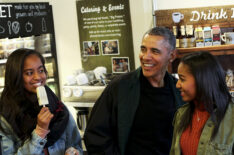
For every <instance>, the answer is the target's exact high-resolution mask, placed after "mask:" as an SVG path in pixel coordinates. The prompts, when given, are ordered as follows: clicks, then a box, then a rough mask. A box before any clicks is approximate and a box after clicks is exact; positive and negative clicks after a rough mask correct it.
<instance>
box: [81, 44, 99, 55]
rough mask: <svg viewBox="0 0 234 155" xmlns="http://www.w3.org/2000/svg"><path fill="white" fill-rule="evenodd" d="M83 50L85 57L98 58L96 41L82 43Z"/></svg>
mask: <svg viewBox="0 0 234 155" xmlns="http://www.w3.org/2000/svg"><path fill="white" fill-rule="evenodd" d="M83 49H84V55H85V56H98V55H100V52H99V44H98V41H84V42H83Z"/></svg>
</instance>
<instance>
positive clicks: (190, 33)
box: [186, 25, 195, 47]
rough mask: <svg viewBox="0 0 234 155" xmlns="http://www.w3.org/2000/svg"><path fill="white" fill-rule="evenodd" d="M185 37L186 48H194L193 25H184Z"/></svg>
mask: <svg viewBox="0 0 234 155" xmlns="http://www.w3.org/2000/svg"><path fill="white" fill-rule="evenodd" d="M186 35H187V38H188V39H187V40H188V47H195V37H194V29H193V25H186Z"/></svg>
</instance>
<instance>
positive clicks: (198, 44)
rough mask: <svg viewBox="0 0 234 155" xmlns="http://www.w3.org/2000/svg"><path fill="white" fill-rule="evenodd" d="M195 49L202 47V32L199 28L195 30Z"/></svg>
mask: <svg viewBox="0 0 234 155" xmlns="http://www.w3.org/2000/svg"><path fill="white" fill-rule="evenodd" d="M195 39H196V47H204V40H203V30H202V27H201V26H198V27H196V28H195Z"/></svg>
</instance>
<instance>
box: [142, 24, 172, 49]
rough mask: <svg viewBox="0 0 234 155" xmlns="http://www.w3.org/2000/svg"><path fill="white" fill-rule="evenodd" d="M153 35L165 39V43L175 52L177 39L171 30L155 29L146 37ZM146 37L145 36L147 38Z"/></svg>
mask: <svg viewBox="0 0 234 155" xmlns="http://www.w3.org/2000/svg"><path fill="white" fill-rule="evenodd" d="M147 34H148V35H153V36H162V37H164V39H165V41H167V43H168V44H169V46H170V47H169V49H170V50H171V51H172V50H175V48H176V38H175V36H174V34H173V33H172V32H171V31H170V29H168V28H166V27H153V28H151V29H150V30H148V31H147V32H146V33H145V35H147ZM145 35H144V36H145Z"/></svg>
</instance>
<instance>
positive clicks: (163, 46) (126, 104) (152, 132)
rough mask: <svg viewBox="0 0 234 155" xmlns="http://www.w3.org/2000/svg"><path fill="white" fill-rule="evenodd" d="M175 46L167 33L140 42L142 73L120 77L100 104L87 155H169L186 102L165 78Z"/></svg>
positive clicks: (87, 136) (156, 31) (149, 35)
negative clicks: (176, 119)
mask: <svg viewBox="0 0 234 155" xmlns="http://www.w3.org/2000/svg"><path fill="white" fill-rule="evenodd" d="M175 44H176V40H175V37H174V35H173V33H172V32H171V31H170V30H169V29H167V28H164V27H154V28H152V29H150V30H148V31H147V32H146V33H145V35H144V36H143V39H142V44H141V47H140V54H139V58H140V61H141V67H139V68H138V69H136V70H135V71H133V72H130V73H126V74H123V75H121V76H118V77H116V78H115V79H114V80H112V81H111V83H110V84H109V85H108V86H107V87H106V89H105V90H104V92H103V93H102V95H101V96H100V97H99V99H98V100H97V101H96V103H95V105H94V107H93V110H92V113H91V116H90V119H89V122H88V125H87V128H86V132H85V135H84V140H85V144H86V148H87V151H88V154H89V155H92V154H95V155H99V154H100V155H101V154H106V155H118V154H121V155H125V154H126V155H168V154H169V151H170V147H171V141H172V134H173V127H172V121H173V117H174V113H175V111H176V109H178V108H179V107H180V106H181V105H182V104H183V101H182V99H181V97H180V93H179V91H178V90H177V88H176V82H177V80H176V79H175V78H174V77H173V76H171V75H170V74H169V73H168V72H167V67H168V64H169V63H170V62H172V61H173V60H174V58H175V56H176V51H175Z"/></svg>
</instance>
